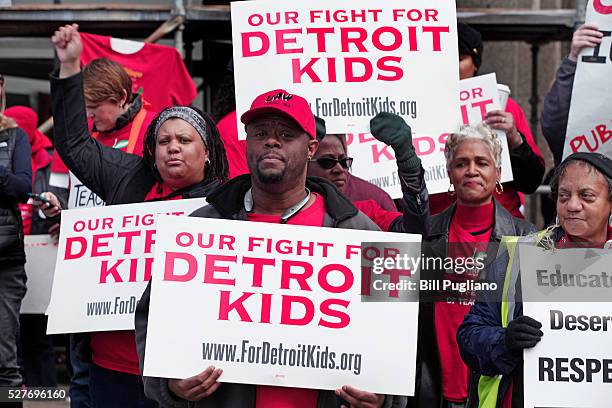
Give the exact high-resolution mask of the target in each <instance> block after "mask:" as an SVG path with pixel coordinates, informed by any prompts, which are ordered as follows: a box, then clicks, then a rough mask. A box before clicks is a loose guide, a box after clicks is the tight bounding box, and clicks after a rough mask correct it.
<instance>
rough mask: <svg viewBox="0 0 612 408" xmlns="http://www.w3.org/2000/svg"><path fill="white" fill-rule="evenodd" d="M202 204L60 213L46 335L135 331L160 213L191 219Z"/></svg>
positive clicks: (173, 203) (158, 204)
mask: <svg viewBox="0 0 612 408" xmlns="http://www.w3.org/2000/svg"><path fill="white" fill-rule="evenodd" d="M204 205H206V200H205V199H204V198H195V199H190V200H172V201H155V202H149V203H138V204H125V205H113V206H108V207H97V208H82V209H74V210H65V211H62V224H61V231H60V242H59V247H58V250H57V261H56V263H55V276H54V278H53V289H52V292H51V302H50V304H49V308H48V309H47V314H48V315H49V322H48V325H47V333H48V334H56V333H77V332H92V331H107V330H133V329H134V310H135V308H136V302H137V301H138V300H139V299H140V296H141V295H142V292H143V291H144V289H145V287H146V286H147V282H148V281H149V279H150V278H151V268H152V265H153V249H154V248H155V240H156V236H157V235H156V232H155V220H156V218H157V215H158V214H169V215H173V216H187V215H189V214H191V213H192V212H193V211H194V210H196V209H198V208H200V207H202V206H204Z"/></svg>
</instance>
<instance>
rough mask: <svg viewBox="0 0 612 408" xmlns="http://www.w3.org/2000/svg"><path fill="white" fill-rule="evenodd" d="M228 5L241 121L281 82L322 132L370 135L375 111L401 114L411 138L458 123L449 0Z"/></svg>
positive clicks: (453, 14)
mask: <svg viewBox="0 0 612 408" xmlns="http://www.w3.org/2000/svg"><path fill="white" fill-rule="evenodd" d="M231 7H232V38H233V44H234V77H235V82H236V111H237V113H238V115H237V117H238V118H240V115H241V114H242V113H244V112H245V111H246V110H248V109H249V106H250V104H251V102H252V101H253V99H255V97H256V96H257V95H260V94H262V93H264V92H265V91H269V90H272V89H278V88H283V89H286V90H287V91H289V92H292V93H295V94H297V95H300V96H303V97H304V98H306V99H307V100H308V101H309V103H310V107H311V109H312V111H313V113H314V114H315V115H317V116H319V117H321V118H323V119H325V122H326V126H327V131H328V132H329V133H347V132H367V131H368V128H369V121H370V119H371V118H372V117H374V116H375V115H376V114H377V113H378V112H381V111H384V112H394V113H397V114H399V115H401V116H402V117H404V118H405V119H406V120H407V121H409V123H410V124H411V125H412V129H413V130H414V131H415V132H416V133H417V134H440V133H442V132H446V131H448V130H450V129H452V128H453V127H454V126H455V124H456V123H457V121H458V117H457V111H456V106H457V102H458V101H457V84H458V81H459V67H458V64H459V62H458V61H459V56H458V50H457V23H456V10H455V2H454V1H452V0H444V1H437V2H435V3H428V2H422V1H416V0H390V1H385V2H381V3H377V4H375V5H374V4H373V3H372V2H371V1H366V0H351V1H348V0H336V1H333V2H323V1H309V2H293V1H288V2H278V1H267V0H257V1H244V2H242V1H241V2H233V3H232V5H231ZM242 126H243V125H242V124H241V123H238V128H241V127H242Z"/></svg>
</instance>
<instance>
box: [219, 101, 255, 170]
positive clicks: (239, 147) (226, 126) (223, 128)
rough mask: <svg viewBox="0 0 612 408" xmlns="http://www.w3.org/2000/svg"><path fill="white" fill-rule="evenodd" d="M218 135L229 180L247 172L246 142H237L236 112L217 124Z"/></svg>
mask: <svg viewBox="0 0 612 408" xmlns="http://www.w3.org/2000/svg"><path fill="white" fill-rule="evenodd" d="M217 129H219V135H221V140H222V141H223V146H225V154H226V155H227V163H228V164H229V176H230V178H234V177H237V176H239V175H241V174H246V173H248V172H249V166H247V161H246V140H238V125H237V124H236V111H233V112H230V113H228V114H227V115H225V116H224V117H223V119H221V120H220V121H219V122H218V123H217Z"/></svg>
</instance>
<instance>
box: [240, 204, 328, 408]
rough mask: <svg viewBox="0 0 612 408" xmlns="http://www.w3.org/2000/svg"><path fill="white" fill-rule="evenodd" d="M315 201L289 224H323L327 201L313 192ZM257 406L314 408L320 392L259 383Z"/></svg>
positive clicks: (265, 217)
mask: <svg viewBox="0 0 612 408" xmlns="http://www.w3.org/2000/svg"><path fill="white" fill-rule="evenodd" d="M313 195H314V196H315V202H314V203H312V205H311V206H310V207H308V208H306V209H304V210H302V211H300V212H298V213H297V214H295V215H294V216H293V217H291V218H289V220H288V221H287V224H292V225H308V226H312V227H321V226H323V218H324V217H325V201H324V200H323V197H321V196H320V195H318V194H317V193H313ZM248 220H249V221H257V222H269V223H272V224H280V222H281V219H280V214H277V215H270V214H255V213H249V214H248ZM255 394H256V398H255V406H256V407H257V408H314V407H316V406H317V399H318V397H319V392H318V391H317V390H311V389H306V388H291V387H272V386H268V385H258V386H257V389H256V392H255Z"/></svg>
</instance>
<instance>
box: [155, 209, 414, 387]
mask: <svg viewBox="0 0 612 408" xmlns="http://www.w3.org/2000/svg"><path fill="white" fill-rule="evenodd" d="M157 227H158V232H159V234H160V235H163V236H164V237H165V238H166V239H164V240H163V241H160V242H158V244H157V247H156V250H155V262H154V267H153V284H152V285H151V298H150V307H149V316H148V329H147V343H146V344H147V348H146V354H145V356H146V357H145V364H144V375H146V376H152V377H166V378H187V377H190V376H193V375H195V374H197V373H200V372H201V371H203V370H204V369H205V368H206V367H208V366H209V365H210V364H214V365H215V366H217V367H220V368H222V369H223V375H222V376H221V378H220V381H223V382H234V383H247V384H267V385H277V386H287V387H302V388H316V389H336V388H338V387H340V386H342V385H345V384H351V385H353V386H355V387H357V388H360V389H365V390H368V391H371V392H378V393H384V394H399V395H412V394H413V392H414V381H415V359H416V340H417V320H418V318H417V316H418V268H415V267H412V268H410V267H408V268H407V267H401V268H391V267H387V266H385V269H384V272H382V271H381V270H375V269H374V267H372V265H374V266H376V265H378V266H380V264H377V263H376V261H374V259H379V258H386V257H390V256H392V255H391V254H398V256H399V254H400V253H401V254H405V255H406V257H412V259H415V258H419V255H420V236H419V235H410V234H393V233H383V232H373V231H357V230H351V231H349V230H346V229H332V228H326V229H324V230H322V229H321V228H315V227H303V226H294V225H291V226H290V225H279V224H266V223H256V222H244V221H229V220H217V219H205V218H201V219H185V218H177V219H172V218H171V217H166V216H160V217H159V218H158V223H157ZM366 241H368V242H372V243H370V244H367V245H366V246H365V247H364V250H363V254H364V259H362V256H361V253H362V251H361V245H362V242H366ZM373 243H376V244H373ZM380 254H386V255H380ZM402 256H403V255H402ZM366 261H368V262H369V261H372V263H370V264H368V263H367V262H366ZM364 265H365V266H364ZM412 265H414V264H412ZM362 269H363V278H362ZM362 279H363V281H362ZM391 284H393V285H391ZM362 285H363V293H364V294H367V295H364V296H363V299H362V296H361V293H362ZM366 288H367V289H366ZM373 290H377V291H379V292H378V295H379V296H382V298H381V297H376V296H374V297H375V298H376V299H370V295H371V294H372V293H371V292H372V291H373ZM400 291H401V292H403V294H405V293H404V292H408V293H409V295H410V296H408V297H403V294H402V295H401V296H400ZM381 294H382V295H381ZM400 298H401V300H404V301H397V300H398V299H400Z"/></svg>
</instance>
